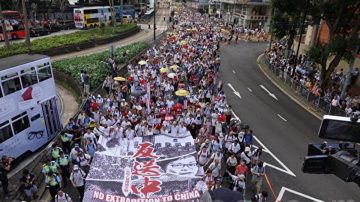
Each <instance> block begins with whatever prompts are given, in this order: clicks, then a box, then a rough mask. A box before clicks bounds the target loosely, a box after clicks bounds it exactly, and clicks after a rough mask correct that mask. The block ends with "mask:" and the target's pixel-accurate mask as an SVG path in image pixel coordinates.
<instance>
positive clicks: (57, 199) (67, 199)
mask: <svg viewBox="0 0 360 202" xmlns="http://www.w3.org/2000/svg"><path fill="white" fill-rule="evenodd" d="M64 195H65V199H66V201H69V198H68V197H69V195H68V194H67V193H64ZM56 201H59V195H58V194H56Z"/></svg>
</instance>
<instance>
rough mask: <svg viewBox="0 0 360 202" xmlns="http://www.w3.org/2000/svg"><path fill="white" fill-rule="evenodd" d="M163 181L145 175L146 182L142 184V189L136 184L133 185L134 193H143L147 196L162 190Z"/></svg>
mask: <svg viewBox="0 0 360 202" xmlns="http://www.w3.org/2000/svg"><path fill="white" fill-rule="evenodd" d="M160 185H161V182H160V181H159V180H150V179H149V177H145V179H144V184H143V185H141V187H140V190H139V188H137V187H136V186H135V185H132V186H131V190H132V191H133V193H134V194H137V195H142V196H143V197H144V198H147V197H148V195H149V193H156V192H159V191H160V190H161V187H160Z"/></svg>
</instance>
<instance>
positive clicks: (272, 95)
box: [260, 85, 278, 101]
mask: <svg viewBox="0 0 360 202" xmlns="http://www.w3.org/2000/svg"><path fill="white" fill-rule="evenodd" d="M260 87H261V88H262V89H264V91H265V92H267V93H268V94H269V95H270V97H272V98H274V99H275V100H277V101H278V99H277V97H276V96H275V94H274V93H271V92H270V91H269V90H268V89H267V88H265V86H263V85H260Z"/></svg>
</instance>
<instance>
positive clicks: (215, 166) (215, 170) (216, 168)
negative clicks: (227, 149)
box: [208, 159, 221, 178]
mask: <svg viewBox="0 0 360 202" xmlns="http://www.w3.org/2000/svg"><path fill="white" fill-rule="evenodd" d="M208 170H210V171H211V172H212V174H213V176H214V178H218V177H219V176H220V170H221V164H220V163H219V160H217V159H215V160H214V161H213V162H212V163H211V164H210V165H209V168H208Z"/></svg>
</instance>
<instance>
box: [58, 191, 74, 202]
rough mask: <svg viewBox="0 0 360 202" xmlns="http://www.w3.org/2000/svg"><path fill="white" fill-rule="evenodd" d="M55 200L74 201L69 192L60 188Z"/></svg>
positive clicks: (61, 201)
mask: <svg viewBox="0 0 360 202" xmlns="http://www.w3.org/2000/svg"><path fill="white" fill-rule="evenodd" d="M55 202H72V199H71V197H70V196H69V194H67V193H65V192H64V191H63V190H61V189H60V190H59V191H58V193H57V194H56V195H55Z"/></svg>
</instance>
